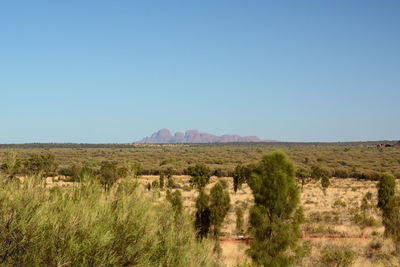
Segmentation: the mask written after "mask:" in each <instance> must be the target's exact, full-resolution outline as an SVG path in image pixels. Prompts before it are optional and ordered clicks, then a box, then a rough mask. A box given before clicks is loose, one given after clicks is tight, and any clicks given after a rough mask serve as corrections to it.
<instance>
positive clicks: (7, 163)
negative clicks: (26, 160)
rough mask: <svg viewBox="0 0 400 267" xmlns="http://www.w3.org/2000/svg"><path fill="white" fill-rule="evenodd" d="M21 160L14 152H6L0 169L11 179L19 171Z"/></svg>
mask: <svg viewBox="0 0 400 267" xmlns="http://www.w3.org/2000/svg"><path fill="white" fill-rule="evenodd" d="M21 168H22V161H21V159H20V158H19V156H18V155H17V154H16V153H7V154H6V155H5V158H4V160H3V163H2V164H1V165H0V171H1V172H2V173H4V174H5V175H6V177H7V179H8V180H13V179H14V178H15V177H16V176H17V174H18V173H19V172H20V171H21Z"/></svg>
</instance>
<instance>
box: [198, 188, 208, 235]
mask: <svg viewBox="0 0 400 267" xmlns="http://www.w3.org/2000/svg"><path fill="white" fill-rule="evenodd" d="M209 201H210V198H209V196H208V195H207V194H206V193H205V192H204V191H203V190H200V192H199V195H198V197H197V199H196V214H195V222H194V226H195V229H196V234H197V237H198V238H199V239H203V238H205V237H207V235H208V232H209V231H210V226H211V218H210V217H211V211H210V207H209Z"/></svg>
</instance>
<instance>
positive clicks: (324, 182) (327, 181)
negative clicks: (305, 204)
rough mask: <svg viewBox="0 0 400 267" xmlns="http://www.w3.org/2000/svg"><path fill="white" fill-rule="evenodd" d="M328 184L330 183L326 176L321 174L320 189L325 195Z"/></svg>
mask: <svg viewBox="0 0 400 267" xmlns="http://www.w3.org/2000/svg"><path fill="white" fill-rule="evenodd" d="M330 184H331V182H330V181H329V177H328V176H323V177H322V178H321V186H322V191H323V192H324V195H326V189H328V187H329V185H330Z"/></svg>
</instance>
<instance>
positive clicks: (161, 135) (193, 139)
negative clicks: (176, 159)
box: [138, 129, 263, 144]
mask: <svg viewBox="0 0 400 267" xmlns="http://www.w3.org/2000/svg"><path fill="white" fill-rule="evenodd" d="M228 142H232V143H233V142H263V140H261V139H260V138H258V137H257V136H240V135H228V134H224V135H222V136H216V135H213V134H208V133H200V132H199V131H198V130H188V131H186V132H185V133H182V132H176V133H175V134H174V135H172V134H171V132H170V130H168V129H161V130H159V131H158V132H155V133H153V134H152V135H151V136H150V137H145V138H143V139H142V140H141V141H139V142H138V143H150V144H151V143H152V144H156V143H168V144H174V143H228Z"/></svg>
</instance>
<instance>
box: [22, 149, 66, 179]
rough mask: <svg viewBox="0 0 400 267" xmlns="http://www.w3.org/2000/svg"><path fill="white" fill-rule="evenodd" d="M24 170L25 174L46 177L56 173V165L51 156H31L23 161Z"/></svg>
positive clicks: (54, 159) (53, 157)
mask: <svg viewBox="0 0 400 267" xmlns="http://www.w3.org/2000/svg"><path fill="white" fill-rule="evenodd" d="M24 168H25V172H26V173H27V174H30V175H41V176H43V177H46V176H50V175H54V174H55V173H56V172H57V168H58V164H57V162H56V158H55V156H54V155H53V154H49V153H47V154H33V155H31V156H30V157H29V158H28V159H26V160H25V162H24Z"/></svg>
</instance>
